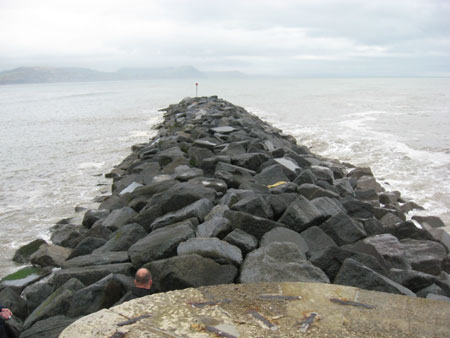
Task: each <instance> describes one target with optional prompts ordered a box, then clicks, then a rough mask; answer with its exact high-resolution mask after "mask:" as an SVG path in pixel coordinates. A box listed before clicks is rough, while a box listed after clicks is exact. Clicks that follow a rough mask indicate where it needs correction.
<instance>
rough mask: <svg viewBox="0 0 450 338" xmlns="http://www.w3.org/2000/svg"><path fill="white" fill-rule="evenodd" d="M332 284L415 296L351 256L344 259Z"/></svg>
mask: <svg viewBox="0 0 450 338" xmlns="http://www.w3.org/2000/svg"><path fill="white" fill-rule="evenodd" d="M334 284H340V285H347V286H355V287H358V288H362V289H366V290H373V291H381V292H389V293H396V294H400V295H406V296H411V297H415V296H416V295H415V294H414V292H412V291H411V290H409V289H407V288H405V287H404V286H402V285H400V284H398V283H396V282H394V281H393V280H391V279H389V278H387V277H385V276H383V275H380V274H379V273H377V272H375V271H374V270H372V269H369V268H368V267H366V266H364V265H363V264H361V263H359V262H357V261H355V260H354V259H351V258H348V259H346V260H345V261H344V264H342V266H341V269H340V270H339V272H338V274H337V276H336V278H335V279H334Z"/></svg>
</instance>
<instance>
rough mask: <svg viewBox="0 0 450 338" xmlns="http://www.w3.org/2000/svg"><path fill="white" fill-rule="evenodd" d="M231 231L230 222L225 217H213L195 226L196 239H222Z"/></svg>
mask: <svg viewBox="0 0 450 338" xmlns="http://www.w3.org/2000/svg"><path fill="white" fill-rule="evenodd" d="M230 231H231V224H230V221H229V220H228V219H227V218H225V217H221V216H218V217H213V218H211V219H210V220H208V221H206V222H204V223H202V224H199V225H198V226H197V231H196V235H197V237H206V238H207V237H218V238H222V237H224V236H225V235H226V234H228V233H229V232H230Z"/></svg>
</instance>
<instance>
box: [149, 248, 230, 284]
mask: <svg viewBox="0 0 450 338" xmlns="http://www.w3.org/2000/svg"><path fill="white" fill-rule="evenodd" d="M145 267H147V268H148V269H149V270H150V271H151V272H152V277H153V285H152V288H154V289H155V290H156V291H170V290H177V289H185V288H189V287H199V286H206V285H218V284H228V283H233V282H234V280H235V278H236V276H237V274H238V270H237V268H236V267H235V266H234V265H230V264H226V265H221V264H218V263H216V262H215V261H214V260H212V259H210V258H205V257H202V256H199V255H196V254H192V255H182V256H175V257H171V258H167V259H162V260H158V261H153V262H151V263H150V264H147V265H145Z"/></svg>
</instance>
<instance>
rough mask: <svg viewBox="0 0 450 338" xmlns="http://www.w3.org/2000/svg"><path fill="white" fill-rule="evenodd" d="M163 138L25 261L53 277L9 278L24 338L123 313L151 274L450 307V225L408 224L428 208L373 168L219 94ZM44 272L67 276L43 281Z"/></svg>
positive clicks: (185, 113) (180, 281)
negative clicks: (360, 292) (325, 150)
mask: <svg viewBox="0 0 450 338" xmlns="http://www.w3.org/2000/svg"><path fill="white" fill-rule="evenodd" d="M156 128H157V129H158V134H157V136H155V137H154V138H153V139H152V140H150V142H149V143H145V144H139V145H135V146H133V148H132V154H131V155H129V156H128V157H127V158H126V159H125V160H124V161H123V162H122V163H121V164H120V165H118V166H117V167H116V168H115V169H114V170H113V171H112V172H111V173H109V174H108V176H109V177H111V178H112V179H113V185H112V194H111V195H110V196H108V197H107V198H104V199H103V200H102V201H101V204H100V207H99V209H98V210H89V211H87V212H86V213H85V215H84V218H83V220H82V224H70V222H67V221H62V222H60V224H58V225H57V226H55V228H54V230H53V233H52V242H53V243H52V244H48V243H45V242H43V241H42V240H41V241H34V242H32V243H30V244H29V245H27V246H25V247H23V248H21V249H20V250H19V251H18V252H17V254H16V257H15V260H17V261H21V262H31V263H32V264H33V265H35V266H39V267H43V268H44V269H43V271H42V270H40V271H37V272H34V273H33V274H32V275H31V278H30V276H28V277H27V278H28V279H27V280H26V281H25V282H23V283H17V282H11V281H7V280H4V281H3V282H2V286H1V288H2V291H1V293H0V299H1V301H2V303H3V304H2V305H3V306H7V307H10V308H11V309H12V311H13V312H14V313H15V315H16V316H15V317H16V319H15V326H16V327H17V328H18V329H19V330H20V331H23V333H22V335H21V337H40V336H42V337H44V336H45V337H51V336H57V334H58V333H59V332H61V330H62V329H63V328H64V327H65V326H67V325H69V324H70V323H71V322H73V321H74V320H75V319H77V318H79V317H80V316H84V315H87V314H89V313H92V312H95V311H98V310H100V309H102V308H106V307H110V306H112V305H114V304H119V303H121V302H122V301H123V299H126V296H127V293H128V292H129V290H130V288H131V285H132V281H133V276H134V272H135V271H136V269H137V268H140V267H142V266H145V267H147V268H149V269H150V270H151V272H152V274H153V287H152V288H153V289H154V290H155V292H164V291H169V290H176V289H183V288H188V287H199V286H207V285H217V284H227V283H254V282H283V281H284V282H319V283H334V284H341V285H347V286H356V287H359V288H363V289H367V290H375V291H383V292H389V293H395V294H401V295H408V296H413V297H415V296H419V297H427V298H433V299H442V300H450V298H448V297H450V277H449V274H448V273H450V256H449V249H450V236H449V234H448V233H447V232H445V231H443V230H442V229H441V228H439V226H442V225H443V224H441V223H442V222H441V223H439V220H437V219H436V218H435V217H429V218H427V217H420V218H418V219H417V221H419V222H420V223H421V224H422V228H418V227H417V226H416V225H415V224H414V223H413V222H412V221H407V220H406V217H405V213H406V212H408V211H410V210H411V209H413V208H419V206H418V205H416V204H414V203H413V202H409V201H406V200H404V199H403V198H402V197H401V196H400V193H398V192H386V191H384V189H383V188H382V187H381V186H380V184H379V183H377V181H376V180H375V178H374V177H373V175H372V172H371V170H370V169H369V168H355V167H352V166H351V165H349V164H343V163H340V162H339V161H336V160H331V159H326V158H321V157H319V156H317V155H314V154H312V153H311V152H310V151H309V150H308V149H307V148H306V147H304V146H299V145H297V144H296V140H295V139H294V138H293V137H292V136H289V135H284V134H283V133H282V131H281V130H278V129H276V128H274V127H272V126H270V125H269V124H267V123H265V122H264V121H261V120H260V119H259V118H257V117H256V116H254V115H251V114H249V113H248V112H246V111H245V110H244V109H243V108H241V107H237V106H234V105H232V104H230V103H228V102H226V101H223V100H221V99H218V98H217V97H214V96H213V97H209V98H206V97H202V98H194V99H190V98H188V99H184V100H183V101H181V102H180V103H179V104H176V105H171V106H169V107H168V108H166V109H165V114H164V122H162V123H161V124H160V125H158V126H157V127H156ZM436 226H437V227H436ZM48 267H58V268H60V269H54V271H53V272H52V273H51V274H50V275H48V277H47V278H46V279H44V280H40V282H36V280H39V279H40V278H41V277H42V276H45V275H46V274H48V273H49V271H48V269H49V268H48ZM46 269H47V270H46ZM124 297H125V298H124ZM21 320H22V321H23V322H21Z"/></svg>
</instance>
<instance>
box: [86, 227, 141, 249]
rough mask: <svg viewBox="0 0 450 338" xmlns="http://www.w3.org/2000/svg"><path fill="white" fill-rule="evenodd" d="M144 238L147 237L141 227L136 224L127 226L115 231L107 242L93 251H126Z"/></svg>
mask: <svg viewBox="0 0 450 338" xmlns="http://www.w3.org/2000/svg"><path fill="white" fill-rule="evenodd" d="M145 236H147V232H146V231H145V230H144V228H143V227H142V226H141V225H139V224H137V223H131V224H127V225H124V226H123V227H121V228H119V229H117V230H116V231H115V232H114V233H113V234H112V235H111V238H110V239H109V241H107V242H106V243H104V244H103V245H102V246H101V247H99V248H97V249H95V250H94V252H108V251H126V250H128V249H129V248H130V246H132V245H133V244H134V243H136V242H137V241H138V240H140V239H141V238H144V237H145Z"/></svg>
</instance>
